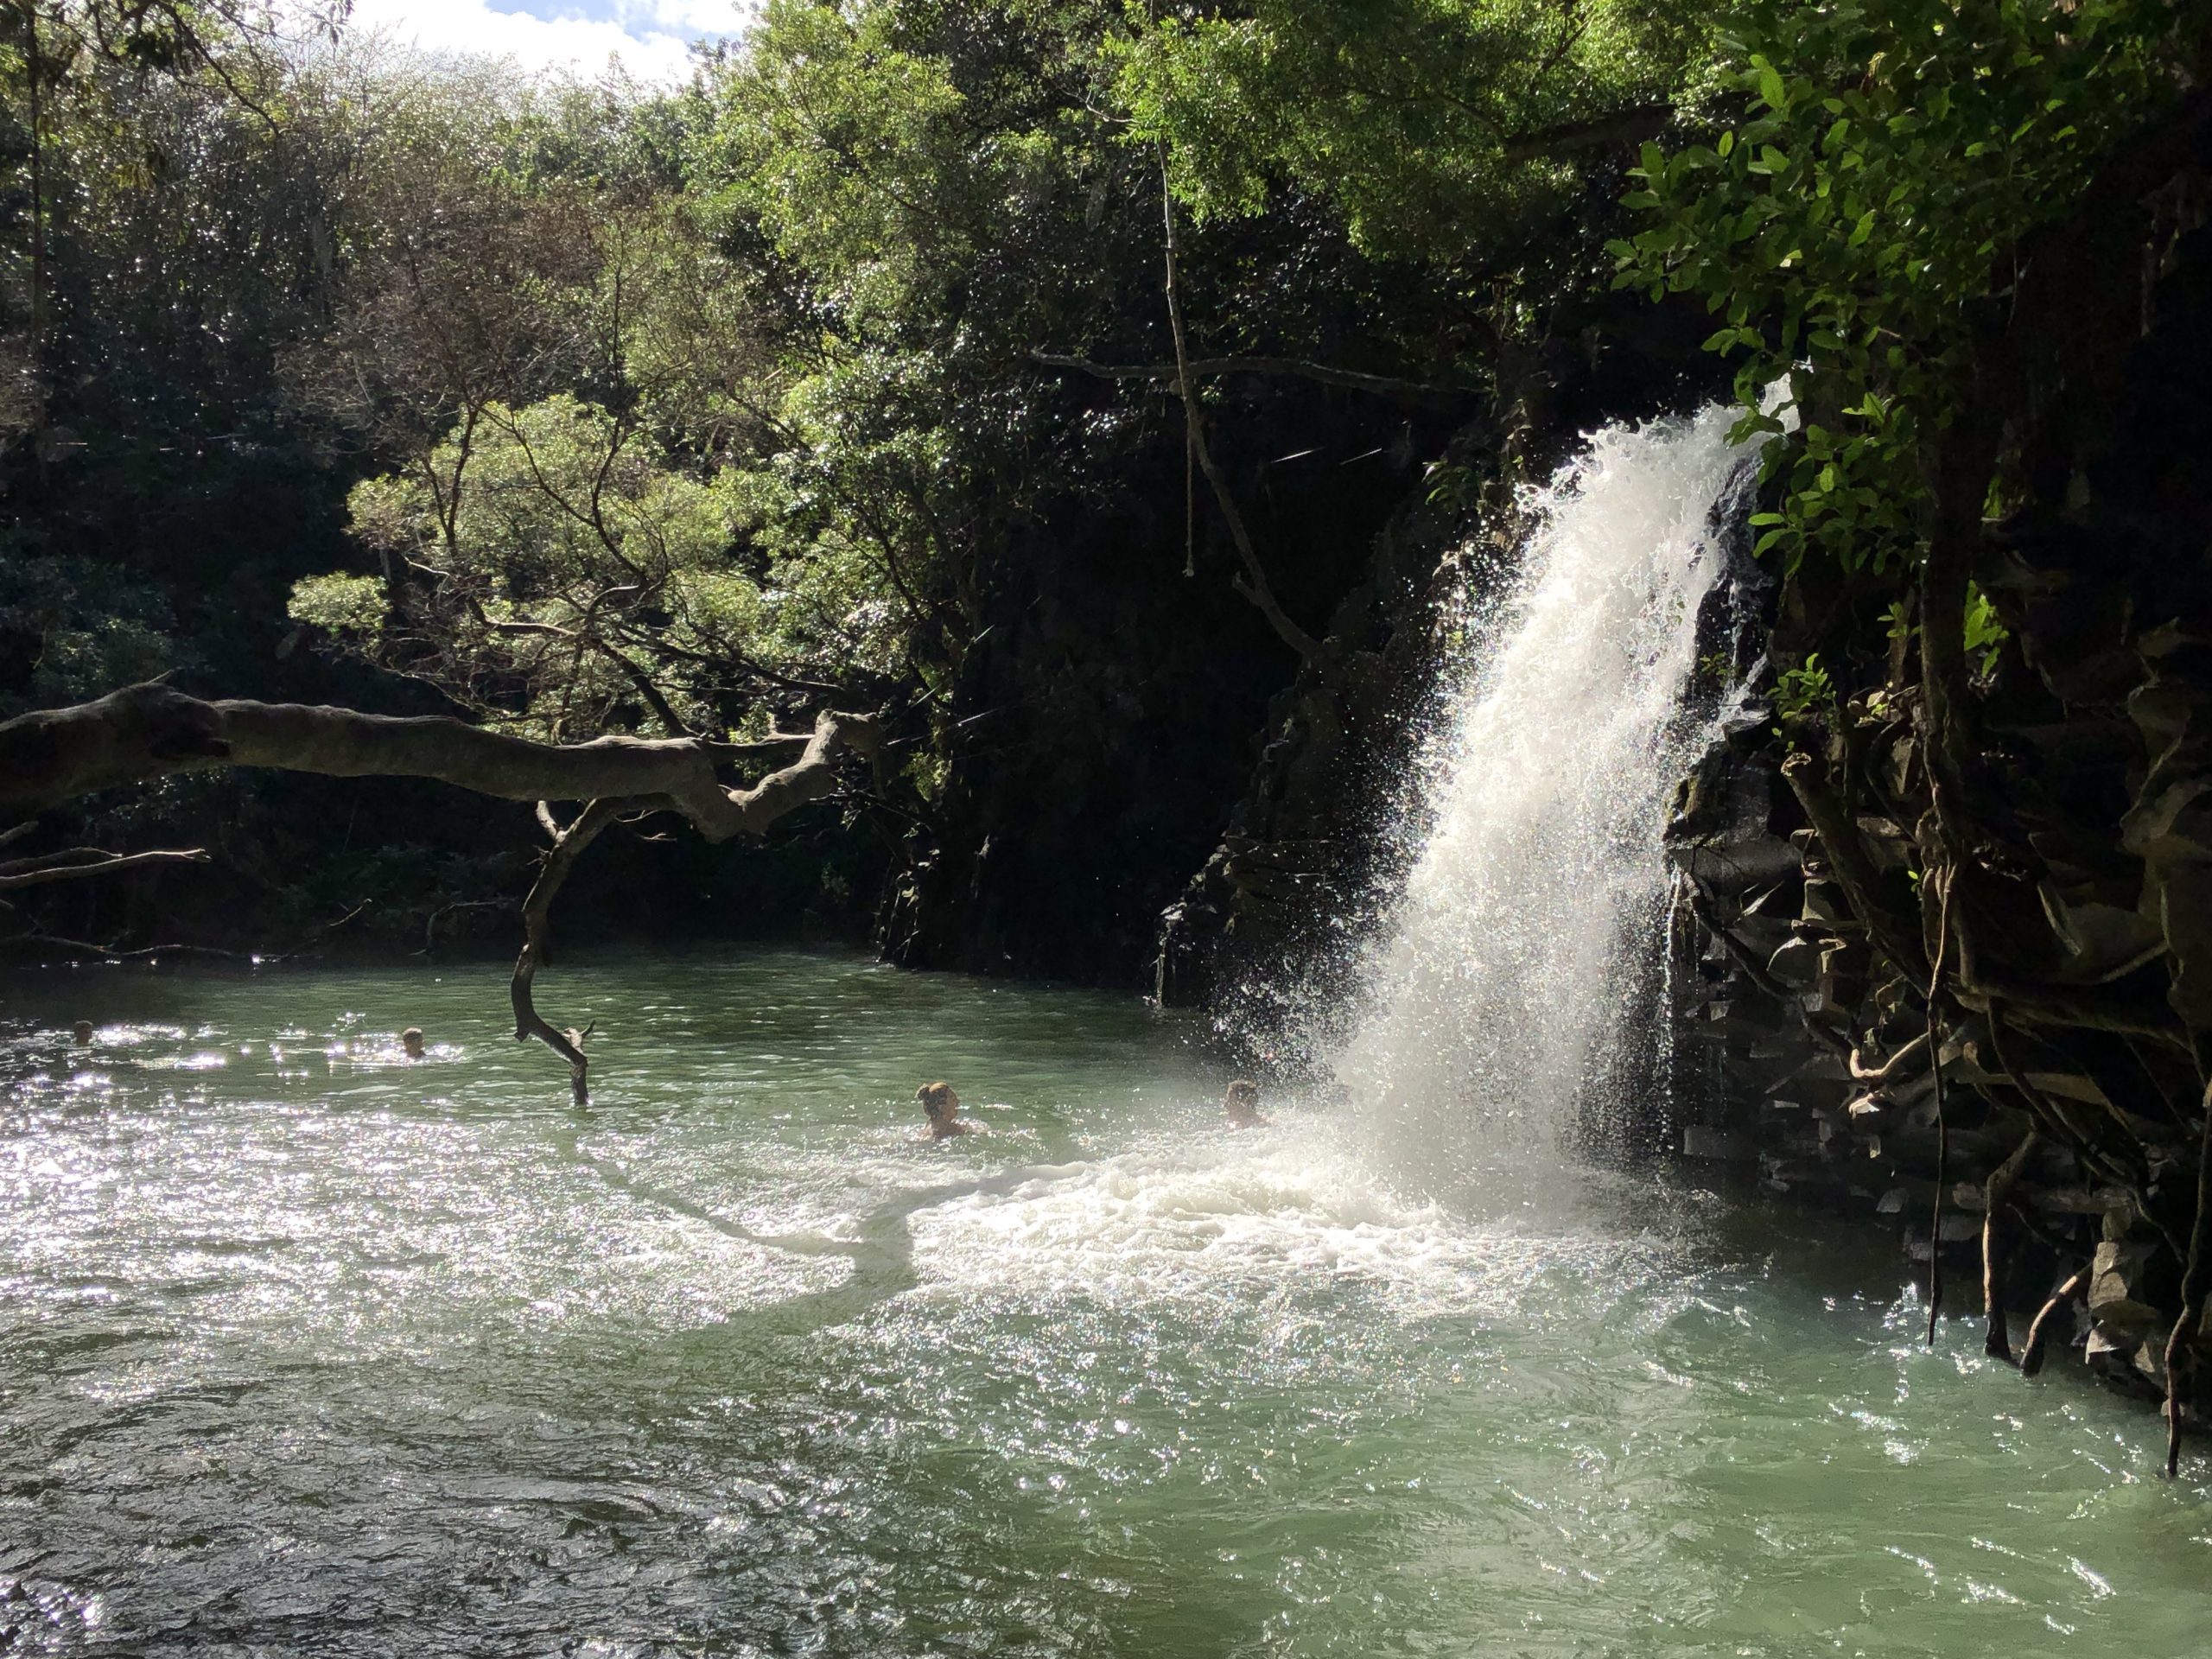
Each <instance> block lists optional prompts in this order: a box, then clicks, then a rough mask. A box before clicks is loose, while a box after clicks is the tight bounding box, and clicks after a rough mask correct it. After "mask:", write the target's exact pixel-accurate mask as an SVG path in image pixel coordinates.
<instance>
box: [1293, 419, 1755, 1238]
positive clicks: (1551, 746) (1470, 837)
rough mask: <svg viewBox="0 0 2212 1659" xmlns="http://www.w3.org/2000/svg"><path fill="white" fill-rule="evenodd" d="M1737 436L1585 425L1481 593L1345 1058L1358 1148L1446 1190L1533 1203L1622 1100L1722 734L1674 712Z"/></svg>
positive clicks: (1682, 707) (1738, 481) (1341, 1073)
mask: <svg viewBox="0 0 2212 1659" xmlns="http://www.w3.org/2000/svg"><path fill="white" fill-rule="evenodd" d="M1734 420H1735V413H1734V411H1732V410H1725V409H1722V408H1719V407H1718V406H1714V407H1710V408H1707V409H1706V410H1703V411H1701V412H1700V413H1699V414H1697V415H1695V416H1691V417H1688V418H1687V419H1681V420H1667V421H1657V422H1654V423H1650V424H1648V425H1645V426H1642V427H1637V428H1633V429H1631V428H1627V427H1620V426H1613V427H1608V428H1606V429H1604V430H1603V431H1600V432H1599V433H1597V434H1596V435H1594V436H1592V438H1590V439H1589V440H1588V442H1587V446H1586V448H1585V449H1584V451H1583V452H1582V453H1581V454H1580V455H1578V456H1577V457H1576V458H1575V459H1574V460H1573V461H1571V462H1569V463H1568V464H1567V465H1566V466H1564V467H1561V468H1560V471H1559V472H1558V473H1557V474H1555V475H1554V477H1553V478H1552V479H1551V480H1550V481H1549V482H1548V484H1547V485H1545V486H1542V487H1541V488H1540V489H1534V490H1531V491H1530V492H1529V493H1528V495H1527V497H1526V499H1524V501H1523V503H1522V505H1523V507H1524V509H1525V515H1524V516H1525V518H1526V519H1527V521H1528V522H1529V524H1531V525H1532V529H1531V531H1530V533H1529V537H1528V539H1527V540H1526V542H1525V543H1523V545H1522V550H1521V554H1520V558H1519V562H1518V564H1517V568H1516V569H1512V570H1510V571H1509V572H1506V573H1504V574H1503V578H1502V579H1501V580H1499V581H1497V582H1494V583H1493V584H1492V591H1491V593H1489V594H1484V595H1480V596H1478V597H1474V598H1471V599H1470V601H1468V604H1467V607H1466V616H1465V626H1463V627H1462V628H1461V629H1460V630H1459V633H1460V634H1461V636H1462V638H1463V639H1464V642H1465V643H1464V644H1463V645H1461V646H1460V647H1459V651H1458V652H1457V657H1458V660H1457V661H1455V663H1454V664H1452V671H1451V672H1450V673H1448V674H1447V676H1446V683H1445V688H1444V690H1443V692H1442V695H1441V696H1440V701H1439V704H1438V707H1437V709H1436V712H1435V715H1434V716H1433V721H1432V724H1431V729H1430V730H1429V732H1428V734H1427V741H1426V743H1425V746H1424V751H1423V753H1422V757H1421V761H1420V764H1419V767H1418V772H1417V776H1416V779H1415V782H1414V789H1413V790H1412V791H1411V794H1412V797H1413V798H1412V799H1411V801H1410V803H1409V804H1408V809H1407V816H1406V823H1405V827H1404V834H1405V835H1406V836H1407V838H1408V841H1409V842H1414V843H1417V844H1418V848H1419V850H1418V852H1417V854H1415V855H1414V856H1413V857H1412V860H1411V868H1410V874H1409V876H1408V880H1407V883H1406V887H1405V890H1404V893H1403V894H1402V898H1401V899H1399V901H1398V904H1397V906H1396V909H1395V913H1394V915H1393V916H1392V918H1391V919H1390V923H1389V926H1388V928H1387V929H1386V931H1384V933H1383V936H1382V937H1381V938H1380V940H1379V942H1378V943H1377V944H1376V946H1375V947H1374V949H1373V950H1372V953H1371V957H1370V962H1369V963H1368V964H1367V968H1366V972H1365V976H1364V977H1365V984H1364V994H1363V999H1362V1006H1361V1008H1360V1011H1359V1012H1358V1014H1357V1016H1356V1018H1355V1020H1354V1022H1353V1024H1352V1027H1351V1034H1350V1036H1349V1038H1348V1039H1347V1040H1346V1041H1345V1042H1344V1045H1343V1046H1342V1047H1341V1049H1340V1050H1339V1052H1338V1053H1337V1055H1336V1056H1335V1058H1334V1069H1335V1071H1336V1072H1337V1075H1338V1077H1339V1078H1340V1079H1341V1080H1342V1081H1343V1083H1344V1086H1345V1087H1346V1089H1347V1090H1348V1091H1349V1094H1350V1096H1351V1103H1352V1104H1353V1106H1354V1107H1355V1108H1356V1109H1357V1112H1358V1114H1359V1118H1360V1121H1361V1125H1362V1133H1363V1135H1365V1136H1366V1137H1367V1138H1368V1140H1369V1142H1370V1153H1371V1154H1374V1155H1376V1156H1377V1157H1379V1158H1380V1159H1381V1160H1383V1161H1384V1162H1385V1163H1386V1164H1387V1165H1389V1166H1393V1167H1394V1168H1395V1171H1396V1173H1399V1174H1401V1175H1402V1176H1404V1177H1406V1178H1408V1179H1412V1180H1414V1181H1415V1182H1417V1183H1418V1184H1420V1185H1425V1186H1427V1187H1430V1188H1431V1189H1432V1190H1436V1189H1438V1188H1440V1187H1444V1188H1449V1187H1456V1186H1463V1185H1471V1186H1473V1187H1474V1188H1476V1189H1477V1190H1479V1191H1481V1192H1485V1193H1486V1194H1487V1195H1488V1198H1489V1199H1490V1201H1491V1202H1492V1203H1498V1202H1500V1201H1503V1203H1504V1204H1505V1205H1508V1206H1510V1205H1534V1204H1535V1203H1537V1202H1538V1201H1539V1197H1538V1191H1537V1189H1538V1188H1539V1187H1540V1186H1541V1184H1542V1182H1543V1179H1544V1173H1545V1172H1547V1171H1549V1170H1553V1169H1556V1168H1557V1167H1559V1166H1560V1160H1559V1158H1558V1156H1557V1151H1558V1142H1559V1140H1560V1135H1561V1134H1562V1132H1564V1131H1568V1130H1570V1129H1572V1128H1573V1127H1575V1126H1576V1125H1577V1124H1579V1123H1584V1122H1588V1121H1589V1120H1590V1119H1591V1118H1592V1116H1601V1115H1603V1114H1605V1113H1606V1112H1608V1111H1611V1110H1614V1109H1618V1107H1620V1106H1621V1105H1622V1104H1623V1102H1622V1100H1621V1099H1620V1098H1619V1096H1621V1094H1622V1093H1623V1091H1624V1090H1625V1089H1626V1088H1628V1087H1630V1085H1631V1084H1632V1077H1630V1076H1628V1075H1624V1074H1625V1073H1628V1072H1630V1071H1633V1070H1634V1068H1630V1067H1624V1065H1622V1064H1621V1062H1620V1057H1621V1056H1622V1055H1623V1053H1624V1052H1626V1051H1629V1050H1632V1049H1633V1048H1635V1047H1636V1046H1637V1044H1636V1043H1635V1042H1634V1041H1631V1040H1629V1039H1632V1038H1634V1037H1636V1036H1637V1035H1638V1033H1633V1032H1630V1031H1629V1030H1627V1029H1625V1028H1624V1027H1625V1022H1626V1021H1627V1020H1630V1019H1631V1018H1632V1017H1634V1016H1633V1014H1632V1010H1634V1009H1635V1008H1637V1007H1638V1006H1639V1005H1640V1006H1642V1007H1643V1008H1644V1009H1645V1010H1646V1011H1647V1012H1648V1013H1649V1014H1651V1015H1652V1017H1654V1018H1656V999H1655V998H1654V997H1653V996H1652V995H1650V990H1649V988H1650V985H1651V982H1652V981H1651V976H1652V973H1653V970H1654V969H1655V968H1656V964H1657V963H1658V961H1659V958H1660V945H1661V937H1662V929H1663V926H1664V915H1665V908H1666V898H1667V892H1668V882H1667V875H1666V871H1665V867H1664V862H1663V860H1662V849H1661V844H1660V835H1661V830H1662V825H1663V820H1664V816H1665V811H1666V805H1667V801H1668V798H1669V792H1670V791H1671V790H1672V788H1673V786H1674V784H1675V779H1677V778H1678V777H1679V776H1680V775H1681V772H1682V771H1683V769H1684V766H1685V765H1686V763H1687V762H1688V760H1690V759H1691V758H1692V756H1694V753H1696V752H1697V750H1698V749H1699V748H1700V747H1701V746H1702V744H1703V743H1704V741H1706V739H1707V726H1708V723H1709V722H1708V721H1706V720H1704V719H1701V718H1699V717H1697V716H1696V715H1693V714H1692V713H1691V712H1689V709H1688V702H1686V694H1687V693H1688V690H1689V688H1690V685H1691V683H1692V677H1693V675H1694V671H1695V669H1696V657H1697V651H1698V616H1699V611H1700V606H1701V605H1702V603H1703V602H1704V601H1705V600H1706V598H1707V595H1708V594H1710V593H1712V592H1713V589H1714V587H1715V584H1716V582H1718V581H1719V577H1720V575H1721V574H1722V565H1723V563H1724V547H1723V541H1724V538H1725V537H1726V534H1727V526H1728V524H1729V522H1730V520H1731V519H1732V518H1733V517H1734V516H1735V514H1734V513H1733V512H1732V508H1733V506H1734V505H1735V504H1736V499H1737V498H1738V495H1739V494H1740V493H1741V490H1742V488H1743V480H1745V478H1746V477H1747V476H1748V473H1749V468H1748V467H1747V466H1746V462H1747V461H1748V459H1749V454H1750V452H1749V451H1748V450H1746V449H1743V448H1736V447H1733V446H1732V445H1731V444H1730V443H1729V442H1728V437H1727V435H1728V431H1729V429H1730V427H1731V426H1732V423H1733V422H1734ZM1644 1034H1648V1033H1644Z"/></svg>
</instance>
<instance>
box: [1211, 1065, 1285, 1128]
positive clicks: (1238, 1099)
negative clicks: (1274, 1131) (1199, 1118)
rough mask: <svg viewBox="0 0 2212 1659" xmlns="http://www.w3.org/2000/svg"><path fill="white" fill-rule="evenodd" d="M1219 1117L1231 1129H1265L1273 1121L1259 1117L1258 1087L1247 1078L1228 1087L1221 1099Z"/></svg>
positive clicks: (1270, 1126)
mask: <svg viewBox="0 0 2212 1659" xmlns="http://www.w3.org/2000/svg"><path fill="white" fill-rule="evenodd" d="M1221 1115H1222V1116H1224V1118H1226V1119H1228V1121H1229V1127H1230V1128H1232V1129H1265V1128H1272V1127H1274V1119H1273V1118H1271V1117H1262V1116H1260V1085H1259V1084H1256V1083H1255V1082H1253V1081H1252V1080H1251V1078H1249V1077H1239V1078H1237V1079H1236V1082H1234V1083H1232V1084H1230V1085H1229V1092H1228V1093H1227V1094H1225V1095H1224V1096H1222V1097H1221Z"/></svg>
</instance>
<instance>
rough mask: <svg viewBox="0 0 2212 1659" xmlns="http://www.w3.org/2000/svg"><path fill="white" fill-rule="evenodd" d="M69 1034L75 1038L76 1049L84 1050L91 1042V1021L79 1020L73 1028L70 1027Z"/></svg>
mask: <svg viewBox="0 0 2212 1659" xmlns="http://www.w3.org/2000/svg"><path fill="white" fill-rule="evenodd" d="M70 1032H71V1034H72V1035H73V1036H74V1037H75V1038H76V1039H77V1046H78V1047H79V1048H86V1047H89V1046H91V1043H92V1021H91V1020H79V1021H78V1022H77V1023H76V1024H75V1025H74V1026H73V1027H70Z"/></svg>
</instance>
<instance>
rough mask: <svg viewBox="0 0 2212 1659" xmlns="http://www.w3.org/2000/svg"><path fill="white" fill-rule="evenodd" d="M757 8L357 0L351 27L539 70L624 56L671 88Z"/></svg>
mask: <svg viewBox="0 0 2212 1659" xmlns="http://www.w3.org/2000/svg"><path fill="white" fill-rule="evenodd" d="M546 9H547V10H553V8H551V7H548V8H546ZM753 9H754V8H753V5H752V4H750V3H747V0H586V3H583V4H580V5H569V6H563V7H561V8H560V9H559V10H558V11H557V14H556V16H551V17H538V16H531V14H530V13H528V12H524V11H507V10H499V9H498V8H497V7H495V6H493V5H492V4H490V3H488V0H353V13H352V16H351V20H350V27H351V30H352V32H353V33H354V34H356V35H373V36H375V37H376V38H378V39H379V40H382V41H389V42H391V44H393V45H396V46H410V45H411V46H416V47H419V48H422V49H423V50H424V51H427V52H438V53H447V52H453V53H470V54H477V55H480V56H485V57H498V58H512V59H513V60H515V61H516V62H517V63H518V64H520V65H521V66H522V67H524V68H525V69H531V70H537V69H555V68H561V69H576V70H580V71H582V72H583V73H597V72H598V71H600V70H601V69H604V68H605V67H607V60H608V59H609V58H619V59H620V60H621V61H622V63H623V65H624V67H626V68H627V69H628V70H629V72H630V73H632V75H635V76H636V77H637V78H638V79H640V80H651V81H661V82H670V81H675V80H680V79H683V74H684V73H685V70H686V68H687V67H688V65H689V62H690V58H689V54H688V51H687V48H688V47H689V46H690V42H691V41H695V40H698V39H701V38H702V37H707V36H712V35H734V34H735V33H737V32H738V30H739V29H741V27H742V26H743V25H744V23H745V22H746V21H747V18H748V17H749V16H750V15H751V14H752V12H753ZM593 14H596V15H593Z"/></svg>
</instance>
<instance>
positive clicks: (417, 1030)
mask: <svg viewBox="0 0 2212 1659" xmlns="http://www.w3.org/2000/svg"><path fill="white" fill-rule="evenodd" d="M399 1046H400V1050H401V1052H404V1054H405V1055H406V1056H407V1058H409V1059H410V1060H419V1059H421V1058H423V1027H420V1026H410V1027H407V1029H406V1030H404V1031H403V1032H401V1033H399Z"/></svg>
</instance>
